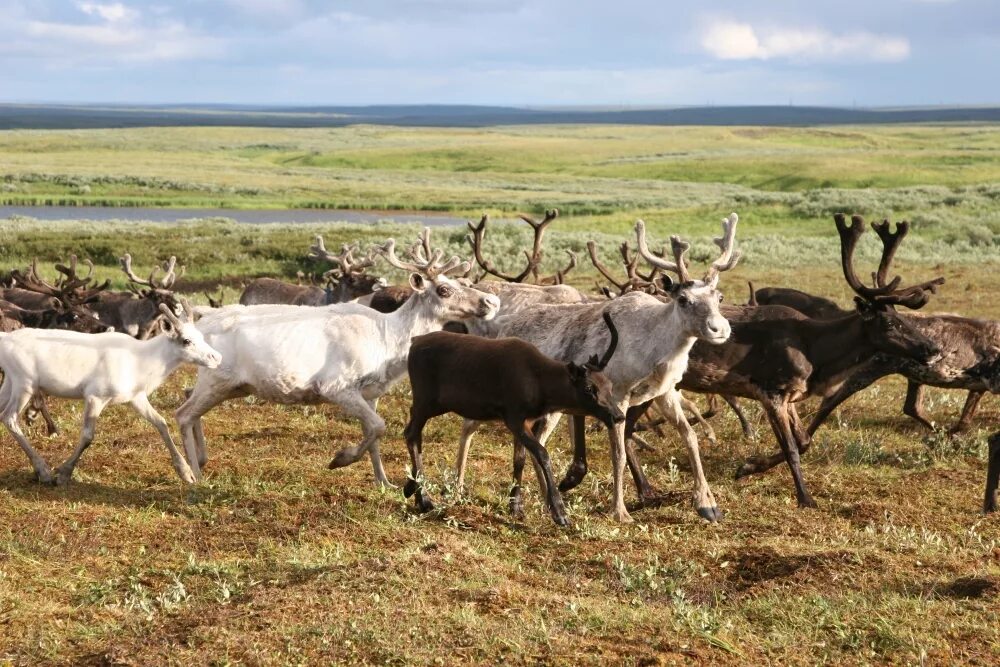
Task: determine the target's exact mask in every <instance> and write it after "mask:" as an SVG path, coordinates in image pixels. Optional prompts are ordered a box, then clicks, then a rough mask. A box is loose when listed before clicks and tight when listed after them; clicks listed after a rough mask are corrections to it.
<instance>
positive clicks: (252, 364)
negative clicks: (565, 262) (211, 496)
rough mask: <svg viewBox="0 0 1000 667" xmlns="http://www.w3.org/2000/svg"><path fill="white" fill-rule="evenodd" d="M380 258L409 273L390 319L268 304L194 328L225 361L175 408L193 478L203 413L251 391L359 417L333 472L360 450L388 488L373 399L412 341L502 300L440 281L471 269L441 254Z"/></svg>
mask: <svg viewBox="0 0 1000 667" xmlns="http://www.w3.org/2000/svg"><path fill="white" fill-rule="evenodd" d="M425 234H426V232H425ZM382 252H383V254H384V255H385V257H386V259H387V260H388V261H389V263H390V264H392V265H393V266H395V267H397V268H400V269H404V270H407V271H410V272H411V274H410V277H409V283H410V287H411V288H413V290H414V294H413V296H412V297H411V298H410V299H409V300H407V302H406V303H405V304H404V305H403V306H402V307H401V308H400V309H399V310H397V311H395V312H393V313H390V314H385V313H380V312H378V311H376V310H372V309H371V308H368V307H366V306H362V305H359V304H356V303H344V304H334V305H331V306H326V307H323V308H304V307H299V306H283V305H268V306H242V307H226V308H221V309H219V310H217V311H215V312H214V313H208V314H207V315H206V316H205V317H203V318H202V319H201V320H199V322H198V327H199V329H200V330H201V331H202V332H203V333H204V334H205V337H206V339H207V340H208V341H209V342H210V343H211V344H212V345H214V346H215V347H217V348H218V349H219V350H221V351H222V354H223V357H224V359H225V361H224V362H223V364H222V366H220V367H219V368H217V369H201V370H199V372H198V381H197V382H196V384H195V386H194V389H193V390H192V392H191V394H190V396H189V398H188V400H187V401H185V403H184V404H183V405H182V406H181V407H180V408H178V410H177V421H178V424H179V425H180V428H181V435H182V437H183V440H184V447H185V451H186V453H187V458H188V461H189V463H190V464H191V467H192V469H193V470H194V473H195V475H196V476H199V475H200V474H201V470H200V469H201V466H202V465H204V464H205V462H206V460H207V454H206V449H205V440H204V434H203V433H202V431H201V428H200V418H201V416H202V415H203V414H205V413H206V412H207V411H208V410H210V409H211V408H212V407H213V406H215V405H218V404H219V403H221V402H223V401H225V400H228V399H230V398H235V397H238V396H245V395H248V394H255V395H257V396H260V397H261V398H265V399H267V400H270V401H274V402H276V403H316V402H324V401H325V402H329V403H335V404H337V405H339V406H340V407H341V409H342V410H343V411H344V412H345V413H346V414H348V415H350V416H353V417H356V418H358V419H360V420H361V425H362V430H363V432H364V437H363V439H362V441H361V443H360V444H358V445H357V446H354V447H347V448H344V449H343V450H341V451H340V452H338V453H337V455H336V456H335V457H334V459H333V460H332V461H331V462H330V467H331V468H339V467H342V466H346V465H349V464H351V463H354V462H355V461H357V460H359V459H360V458H361V457H362V456H364V454H365V453H366V452H367V453H368V454H369V456H370V458H371V461H372V467H373V468H374V471H375V479H376V482H377V483H378V484H381V485H385V486H391V485H390V484H389V481H388V479H387V477H386V475H385V470H384V469H383V467H382V459H381V455H380V453H379V439H380V438H381V437H382V435H383V433H385V422H384V421H383V420H382V418H381V417H379V416H378V414H377V413H376V407H377V401H378V399H379V397H381V396H382V395H383V394H384V393H385V392H386V391H388V390H389V389H390V388H391V387H392V385H394V384H395V383H396V382H397V381H398V380H399V379H400V378H402V377H403V376H404V375H405V374H406V359H407V355H408V354H409V350H410V339H411V338H412V337H413V336H419V335H421V334H425V333H430V332H432V331H437V330H439V329H441V327H442V326H443V324H444V323H445V322H448V321H450V320H466V319H469V318H473V317H482V318H486V319H490V318H492V317H493V316H494V315H495V314H496V312H497V310H498V308H499V307H500V301H499V299H497V297H495V296H493V295H491V294H485V293H483V292H480V291H478V290H476V289H474V288H471V287H466V286H463V285H461V284H459V283H458V282H457V281H456V280H453V279H451V278H449V277H448V276H447V275H446V274H447V273H448V272H449V271H452V270H455V269H461V270H468V267H467V266H465V265H464V263H463V262H461V260H459V258H457V257H453V258H451V260H449V261H448V262H447V263H446V264H442V263H441V255H442V253H441V251H436V252H433V253H430V256H428V253H425V252H424V251H423V250H422V249H421V248H420V245H419V244H418V246H415V247H414V250H412V251H411V252H412V253H413V255H414V259H415V260H416V262H403V261H401V260H400V259H399V258H397V257H396V253H395V241H394V240H392V239H389V241H388V242H387V243H386V245H385V247H384V248H382Z"/></svg>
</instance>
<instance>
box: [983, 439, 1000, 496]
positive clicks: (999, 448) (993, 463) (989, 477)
mask: <svg viewBox="0 0 1000 667" xmlns="http://www.w3.org/2000/svg"><path fill="white" fill-rule="evenodd" d="M989 442H990V462H989V468H988V469H987V471H986V497H985V498H984V499H983V512H984V513H985V514H989V513H990V512H996V511H997V505H998V501H1000V498H998V497H997V485H998V484H1000V432H997V433H994V434H993V435H991V436H990V441H989Z"/></svg>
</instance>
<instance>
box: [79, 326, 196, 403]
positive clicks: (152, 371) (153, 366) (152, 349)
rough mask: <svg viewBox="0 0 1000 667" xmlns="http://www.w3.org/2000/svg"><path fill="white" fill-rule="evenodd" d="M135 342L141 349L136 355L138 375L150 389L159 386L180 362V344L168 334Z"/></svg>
mask: <svg viewBox="0 0 1000 667" xmlns="http://www.w3.org/2000/svg"><path fill="white" fill-rule="evenodd" d="M98 335H99V334H98ZM135 344H136V345H138V346H139V349H140V350H141V352H140V354H138V355H136V358H137V359H138V362H137V364H138V366H139V377H142V378H143V379H144V380H145V384H146V386H147V387H150V391H152V389H155V388H156V387H158V386H160V384H162V383H163V381H164V380H166V379H167V376H169V375H170V374H171V373H173V372H174V371H175V370H176V369H177V367H178V366H180V365H181V363H182V360H181V349H180V346H178V345H177V343H176V342H175V341H174V340H173V339H172V338H170V337H169V336H165V335H160V336H154V337H153V338H149V339H147V340H140V341H136V343H135Z"/></svg>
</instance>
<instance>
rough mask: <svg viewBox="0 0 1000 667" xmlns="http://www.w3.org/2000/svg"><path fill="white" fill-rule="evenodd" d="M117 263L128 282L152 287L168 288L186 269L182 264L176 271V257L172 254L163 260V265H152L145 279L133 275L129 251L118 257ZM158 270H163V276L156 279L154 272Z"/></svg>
mask: <svg viewBox="0 0 1000 667" xmlns="http://www.w3.org/2000/svg"><path fill="white" fill-rule="evenodd" d="M118 263H119V264H120V265H121V268H122V272H124V273H125V276H126V277H127V278H128V279H129V282H131V283H134V284H135V285H144V286H146V287H152V288H153V289H164V290H169V289H170V288H171V287H172V286H173V284H174V283H175V282H177V279H178V278H180V277H181V276H183V275H184V272H185V270H186V267H184V266H183V265H182V266H181V267H180V273H177V272H176V268H177V258H176V257H175V256H173V255H171V256H170V258H169V259H167V260H166V261H164V262H163V266H155V265H154V266H153V270H152V271H150V272H149V278H146V279H143V278H140V277H139V276H137V275H135V272H134V271H133V270H132V255H130V254H129V253H125V254H124V255H123V256H122V257H119V258H118ZM160 271H163V277H162V278H160V279H159V280H157V279H156V274H157V273H159V272H160ZM130 287H131V286H130Z"/></svg>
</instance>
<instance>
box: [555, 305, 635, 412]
mask: <svg viewBox="0 0 1000 667" xmlns="http://www.w3.org/2000/svg"><path fill="white" fill-rule="evenodd" d="M602 317H603V318H604V323H605V324H606V325H608V331H610V332H611V342H610V343H609V344H608V349H607V351H606V352H605V353H604V356H603V357H601V359H600V360H598V358H597V355H596V354H595V355H594V356H592V357H591V358H590V360H589V361H587V363H585V364H583V365H582V366H580V365H578V364H574V363H573V362H572V361H571V362H569V363H568V364H566V367H567V370H568V371H569V376H570V382H571V383H572V384H573V389H574V390H575V391H576V398H577V401H578V404H579V405H581V406H583V407H584V409H585V410H586V411H587V414H589V415H592V416H594V417H596V418H597V419H600V420H601V421H602V422H604V424H605V425H606V426H608V427H611V425H612V424H615V423H621V422H623V421H625V414H624V413H623V412H622V411H621V408H619V407H618V403H617V402H616V401H615V399H614V386H613V385H612V384H611V380H609V379H608V378H607V376H606V375H604V369H605V367H606V366H607V365H608V362H609V361H611V356H612V355H613V354H614V353H615V348H617V347H618V329H616V328H615V324H614V322H612V321H611V315H610V314H608V313H607V312H604V313H603V315H602Z"/></svg>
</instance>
